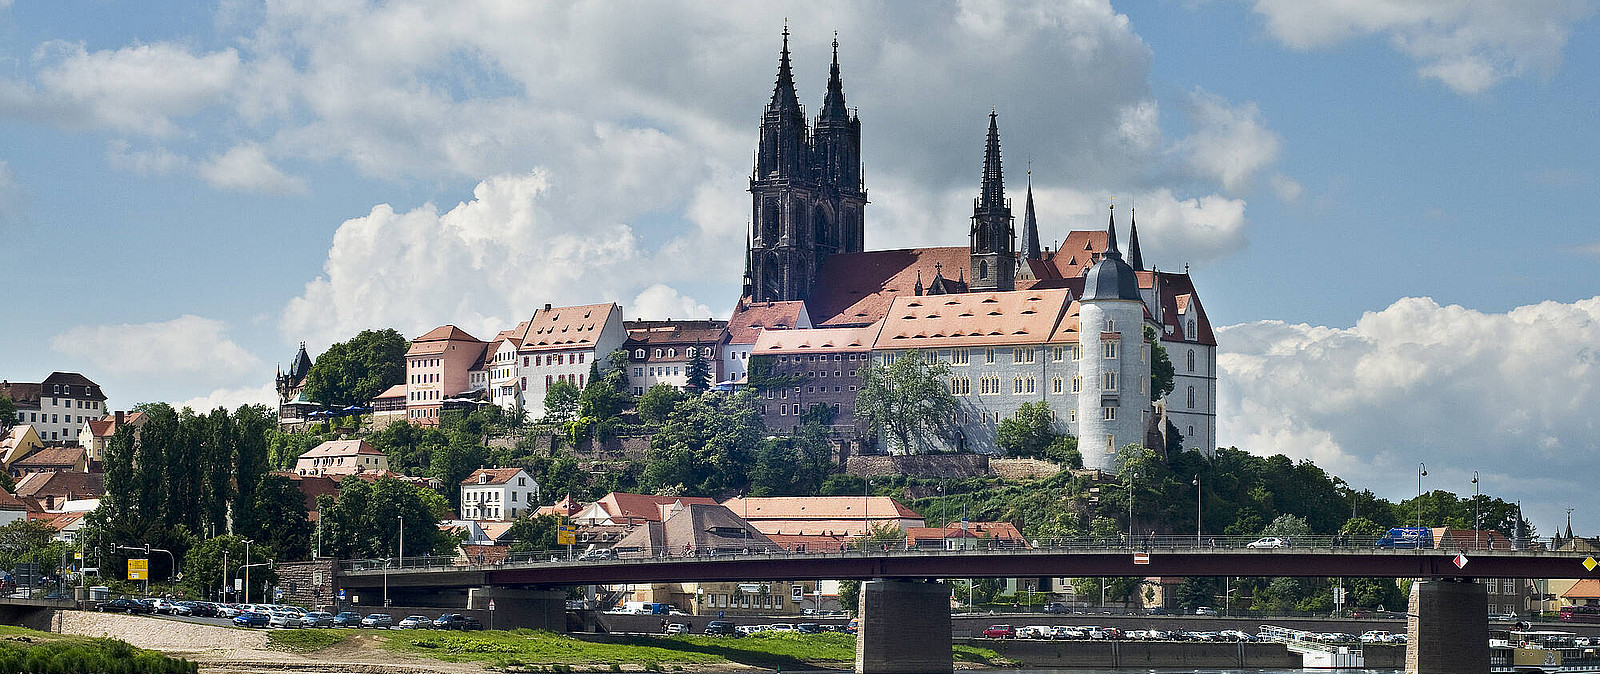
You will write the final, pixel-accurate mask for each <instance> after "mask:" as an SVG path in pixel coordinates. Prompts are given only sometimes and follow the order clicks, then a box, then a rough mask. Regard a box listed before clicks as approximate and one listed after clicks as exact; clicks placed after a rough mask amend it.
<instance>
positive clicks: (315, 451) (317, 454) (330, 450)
mask: <svg viewBox="0 0 1600 674" xmlns="http://www.w3.org/2000/svg"><path fill="white" fill-rule="evenodd" d="M357 454H369V455H373V454H375V455H378V456H383V452H381V451H378V450H377V449H376V448H374V447H373V446H372V445H369V444H367V441H366V440H329V441H327V442H324V443H322V444H320V445H317V446H316V447H313V448H311V450H310V451H307V452H306V453H304V454H301V455H300V458H302V459H316V458H322V457H325V456H355V455H357Z"/></svg>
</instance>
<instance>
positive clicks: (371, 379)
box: [305, 328, 410, 407]
mask: <svg viewBox="0 0 1600 674" xmlns="http://www.w3.org/2000/svg"><path fill="white" fill-rule="evenodd" d="M409 346H410V345H409V344H408V343H407V342H406V338H405V337H403V336H401V334H400V333H399V332H396V331H395V330H394V329H393V328H384V329H382V330H362V331H361V332H359V333H357V334H356V336H355V337H352V338H350V339H349V340H348V341H344V342H338V343H336V344H333V345H330V346H329V347H328V350H327V351H324V352H322V355H320V356H317V359H316V361H315V362H313V363H312V364H311V371H310V372H308V373H306V388H305V393H306V397H308V398H310V399H312V400H314V401H316V402H319V403H322V404H324V405H327V406H329V407H346V406H349V405H367V404H369V403H370V402H371V401H372V399H373V398H376V397H377V396H378V394H379V393H382V392H383V391H384V389H387V388H389V387H390V386H394V385H395V384H399V383H402V382H404V381H405V380H406V349H407V348H409Z"/></svg>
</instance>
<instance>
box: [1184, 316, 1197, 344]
mask: <svg viewBox="0 0 1600 674" xmlns="http://www.w3.org/2000/svg"><path fill="white" fill-rule="evenodd" d="M1183 335H1184V337H1185V338H1187V339H1194V319H1193V318H1191V319H1189V323H1188V325H1185V326H1184V328H1183Z"/></svg>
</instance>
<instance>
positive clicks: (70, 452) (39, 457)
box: [11, 447, 89, 468]
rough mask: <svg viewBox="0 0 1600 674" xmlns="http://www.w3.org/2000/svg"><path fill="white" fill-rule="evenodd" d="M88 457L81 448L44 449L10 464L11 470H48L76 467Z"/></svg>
mask: <svg viewBox="0 0 1600 674" xmlns="http://www.w3.org/2000/svg"><path fill="white" fill-rule="evenodd" d="M88 460H89V455H88V453H87V451H86V450H84V448H82V447H45V448H43V449H40V450H39V451H36V452H34V453H32V454H29V455H27V456H25V457H22V458H21V459H20V460H17V461H13V462H11V467H13V468H50V467H55V466H76V465H78V463H79V462H82V461H88Z"/></svg>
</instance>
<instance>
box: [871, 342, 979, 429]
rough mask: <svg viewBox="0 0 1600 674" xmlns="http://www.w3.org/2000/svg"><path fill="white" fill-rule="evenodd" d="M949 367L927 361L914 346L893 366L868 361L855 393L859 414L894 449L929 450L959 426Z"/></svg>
mask: <svg viewBox="0 0 1600 674" xmlns="http://www.w3.org/2000/svg"><path fill="white" fill-rule="evenodd" d="M949 376H950V366H949V365H947V364H945V363H941V362H939V361H938V360H937V359H935V360H933V361H931V362H930V361H928V360H926V359H924V358H923V356H922V352H920V351H918V350H916V349H912V350H910V351H906V352H904V353H901V354H898V356H897V357H894V358H893V360H892V361H891V362H890V364H889V365H887V366H884V365H879V364H877V363H876V362H872V363H869V364H868V365H867V367H866V368H865V369H864V370H863V376H862V386H861V390H860V391H858V392H857V393H856V418H857V419H860V420H861V422H862V423H864V424H866V425H867V426H868V427H869V428H872V429H874V431H875V432H882V433H883V434H884V435H885V436H886V438H887V440H888V441H889V446H890V448H891V449H898V450H899V451H901V452H903V453H906V454H921V453H924V452H926V451H929V450H930V449H932V448H933V447H934V446H935V443H936V442H941V441H948V440H949V439H950V438H951V437H952V436H953V435H954V431H955V412H956V399H955V396H953V395H951V394H950V390H949V389H947V388H945V380H947V379H948V378H949Z"/></svg>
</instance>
